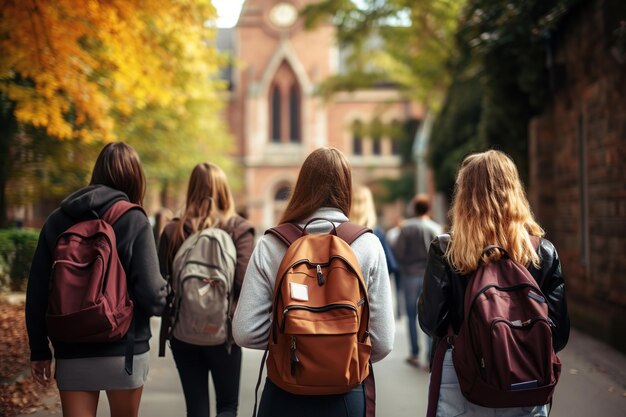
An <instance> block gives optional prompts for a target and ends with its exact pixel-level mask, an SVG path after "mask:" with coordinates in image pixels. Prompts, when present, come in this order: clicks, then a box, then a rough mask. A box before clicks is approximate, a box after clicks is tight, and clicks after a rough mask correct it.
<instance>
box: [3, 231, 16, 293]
mask: <svg viewBox="0 0 626 417" xmlns="http://www.w3.org/2000/svg"><path fill="white" fill-rule="evenodd" d="M14 256H15V245H14V244H13V240H11V237H10V236H9V231H8V230H0V291H4V290H8V289H9V286H10V283H11V275H10V272H11V264H12V263H13V257H14Z"/></svg>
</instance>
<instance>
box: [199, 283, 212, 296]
mask: <svg viewBox="0 0 626 417" xmlns="http://www.w3.org/2000/svg"><path fill="white" fill-rule="evenodd" d="M210 289H211V284H207V285H205V286H204V287H200V288H198V294H199V295H200V297H202V296H204V295H206V293H208V292H209V290H210Z"/></svg>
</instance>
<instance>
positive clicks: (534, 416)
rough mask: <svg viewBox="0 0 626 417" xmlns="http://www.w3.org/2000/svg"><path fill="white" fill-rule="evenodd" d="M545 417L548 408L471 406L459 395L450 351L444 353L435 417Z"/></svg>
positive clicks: (542, 406) (457, 380)
mask: <svg viewBox="0 0 626 417" xmlns="http://www.w3.org/2000/svg"><path fill="white" fill-rule="evenodd" d="M456 416H464V417H474V416H476V417H484V416H489V417H547V416H548V406H547V405H538V406H534V407H512V408H486V407H481V406H479V405H476V404H473V403H471V402H469V401H467V400H466V399H465V397H464V396H463V394H462V393H461V387H460V385H459V379H458V377H457V376H456V371H455V370H454V364H453V363H452V350H448V351H447V352H446V356H445V358H444V360H443V372H442V375H441V390H440V392H439V402H438V403H437V417H456Z"/></svg>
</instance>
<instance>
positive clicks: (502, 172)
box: [446, 150, 544, 275]
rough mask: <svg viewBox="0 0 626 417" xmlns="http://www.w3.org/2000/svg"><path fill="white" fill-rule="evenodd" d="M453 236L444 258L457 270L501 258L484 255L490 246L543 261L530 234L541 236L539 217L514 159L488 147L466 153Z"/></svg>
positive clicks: (529, 261)
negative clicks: (486, 248)
mask: <svg viewBox="0 0 626 417" xmlns="http://www.w3.org/2000/svg"><path fill="white" fill-rule="evenodd" d="M450 215H451V216H450V217H451V224H452V225H451V232H452V239H451V241H450V245H448V248H447V250H446V257H447V259H448V260H449V262H450V264H451V265H452V267H453V268H454V269H455V271H456V272H458V273H459V274H462V275H465V274H469V273H471V272H473V271H475V270H476V269H477V268H478V266H479V263H480V262H489V261H490V260H497V259H499V258H500V256H501V254H500V252H499V251H491V253H490V255H489V256H488V257H487V256H485V257H483V256H482V252H483V249H484V248H485V247H486V246H488V245H499V246H501V247H503V248H504V249H505V250H506V251H507V252H508V254H509V256H510V257H511V259H513V260H514V261H516V262H519V263H521V264H522V265H529V264H532V265H534V266H536V267H538V266H539V256H538V255H537V253H536V251H535V248H534V246H533V244H532V242H531V239H530V235H532V236H543V235H544V231H543V229H542V228H541V227H540V226H539V224H537V222H536V221H535V219H534V217H533V214H532V212H531V210H530V205H529V203H528V199H527V198H526V193H525V192H524V188H523V186H522V182H521V181H520V178H519V174H518V172H517V168H516V166H515V164H514V162H513V160H512V159H511V158H510V157H509V156H508V155H506V154H504V153H502V152H500V151H495V150H490V151H487V152H483V153H476V154H472V155H470V156H468V157H467V158H465V160H464V161H463V163H462V164H461V167H460V168H459V171H458V174H457V178H456V183H455V188H454V198H453V202H452V207H451V209H450Z"/></svg>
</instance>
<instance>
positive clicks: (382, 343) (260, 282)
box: [233, 207, 395, 362]
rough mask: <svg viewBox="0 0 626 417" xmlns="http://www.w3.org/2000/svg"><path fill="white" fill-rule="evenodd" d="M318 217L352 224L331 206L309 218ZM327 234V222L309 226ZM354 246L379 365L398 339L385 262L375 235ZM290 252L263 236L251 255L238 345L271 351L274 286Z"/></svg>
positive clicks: (238, 314)
mask: <svg viewBox="0 0 626 417" xmlns="http://www.w3.org/2000/svg"><path fill="white" fill-rule="evenodd" d="M315 217H319V218H324V219H327V220H330V221H332V222H333V223H334V224H335V225H336V226H337V225H340V224H341V223H343V222H345V221H347V220H348V218H347V217H346V216H345V215H344V214H343V213H342V212H341V211H340V210H338V209H334V208H328V207H324V208H321V209H319V210H317V211H316V212H315V213H314V214H313V215H312V216H311V217H310V218H315ZM305 223H306V222H305ZM305 223H301V224H300V226H304V224H305ZM329 229H330V224H329V223H327V222H315V223H313V224H311V225H310V226H309V227H307V231H308V232H309V233H323V232H328V231H329ZM351 247H352V250H353V251H354V253H355V255H356V258H357V260H358V262H359V265H360V266H361V271H362V272H363V278H364V279H365V283H366V284H367V291H368V297H369V303H370V314H371V316H370V329H369V331H370V339H371V342H372V354H371V359H372V362H377V361H379V360H381V359H383V358H384V357H385V356H387V355H388V354H389V352H391V349H392V347H393V339H394V335H395V323H394V318H393V308H392V304H391V290H390V286H389V275H388V273H387V261H386V260H385V253H384V251H383V247H382V245H381V243H380V240H379V239H378V238H377V237H376V236H375V235H374V234H373V233H365V234H363V235H362V236H360V237H358V238H357V239H356V240H355V241H354V242H353V243H352V245H351ZM286 250H287V247H286V246H285V244H284V243H282V242H281V241H279V240H278V239H277V238H276V237H275V236H273V235H263V236H262V237H261V239H260V240H259V241H258V243H257V244H256V247H255V248H254V251H253V252H252V256H251V258H250V262H249V264H248V269H247V271H246V275H245V278H244V281H243V287H242V289H241V295H240V296H239V301H238V303H237V309H236V311H235V317H234V321H233V336H234V338H235V341H236V342H237V344H238V345H240V346H244V347H248V348H252V349H265V348H267V341H268V338H269V333H270V327H271V311H272V297H273V295H274V282H275V280H276V274H277V273H278V267H279V265H280V262H281V261H282V258H283V256H284V255H285V252H286Z"/></svg>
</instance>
